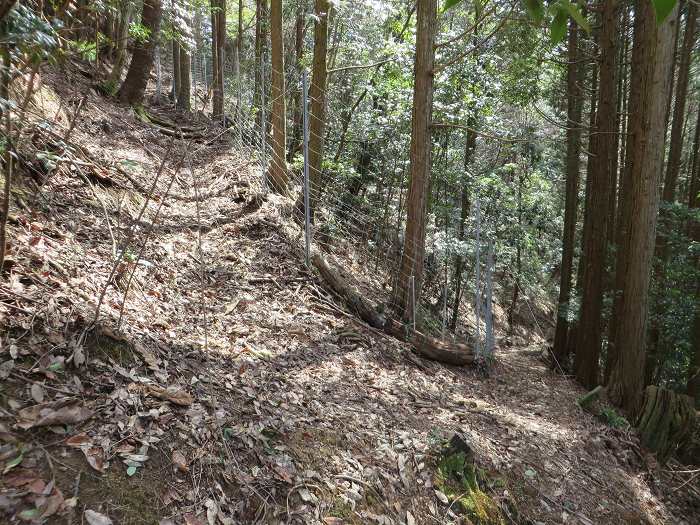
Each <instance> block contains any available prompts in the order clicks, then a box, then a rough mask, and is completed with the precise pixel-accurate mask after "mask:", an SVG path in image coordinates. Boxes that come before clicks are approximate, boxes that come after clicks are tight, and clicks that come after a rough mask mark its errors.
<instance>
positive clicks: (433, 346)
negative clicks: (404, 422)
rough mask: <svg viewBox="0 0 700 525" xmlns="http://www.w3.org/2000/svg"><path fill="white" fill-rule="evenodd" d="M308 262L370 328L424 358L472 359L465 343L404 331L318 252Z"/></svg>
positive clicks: (457, 362)
mask: <svg viewBox="0 0 700 525" xmlns="http://www.w3.org/2000/svg"><path fill="white" fill-rule="evenodd" d="M311 263H312V264H313V265H314V267H315V268H316V269H317V270H318V271H319V273H320V274H321V277H323V279H324V281H326V283H327V284H328V286H330V288H331V289H332V290H333V291H334V292H335V293H336V294H338V295H339V296H340V297H342V298H343V300H345V302H346V303H347V305H348V306H349V307H350V309H351V310H352V312H353V313H355V314H356V315H358V316H359V317H360V318H361V319H362V320H363V321H365V322H366V323H367V324H369V325H370V326H371V327H373V328H377V329H380V330H383V331H384V332H386V333H387V334H389V335H391V336H393V337H395V338H396V339H399V340H401V341H405V342H407V343H409V344H410V345H411V346H412V347H413V349H414V350H415V351H416V353H418V354H419V355H421V356H423V357H425V358H427V359H432V360H433V361H439V362H441V363H447V364H450V365H457V366H463V365H468V364H471V363H472V362H474V352H473V351H472V349H471V348H470V347H469V346H467V345H465V344H449V343H445V342H443V341H440V340H439V339H435V338H434V337H430V336H427V335H424V334H422V333H420V332H417V331H414V330H408V329H406V327H405V326H403V325H402V324H401V323H398V322H397V321H394V320H392V319H385V318H384V317H383V316H382V315H380V314H379V313H378V312H377V311H376V310H375V308H374V306H373V305H372V303H371V302H370V301H369V300H368V299H366V298H365V297H363V296H362V295H361V294H360V292H358V291H357V290H356V289H355V288H354V287H352V286H351V285H349V284H348V283H347V282H346V281H345V279H343V277H342V276H341V275H340V273H339V272H338V270H336V269H334V268H331V267H330V266H329V265H328V264H327V263H326V261H325V260H324V259H323V257H321V255H320V254H319V253H315V254H314V255H313V256H312V257H311Z"/></svg>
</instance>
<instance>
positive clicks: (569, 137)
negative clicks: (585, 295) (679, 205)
mask: <svg viewBox="0 0 700 525" xmlns="http://www.w3.org/2000/svg"><path fill="white" fill-rule="evenodd" d="M579 33H580V30H579V28H578V24H577V23H576V22H575V21H574V20H571V21H570V23H569V42H568V64H567V71H566V93H567V110H566V117H567V128H566V190H565V199H564V235H563V239H562V257H561V282H560V284H559V301H558V308H557V326H556V330H555V333H554V349H553V352H554V361H553V363H552V364H553V365H555V366H556V365H557V364H558V365H559V366H562V367H566V365H567V357H568V351H567V349H568V345H567V336H568V333H569V320H568V316H569V302H570V301H571V271H572V268H573V261H574V240H575V236H576V215H577V212H578V186H579V184H578V179H579V163H580V162H579V157H580V155H581V117H582V115H583V99H582V95H581V82H582V81H583V79H582V74H581V73H582V72H583V68H582V67H581V62H580V59H579Z"/></svg>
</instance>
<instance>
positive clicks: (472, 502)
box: [435, 450, 506, 525]
mask: <svg viewBox="0 0 700 525" xmlns="http://www.w3.org/2000/svg"><path fill="white" fill-rule="evenodd" d="M480 481H481V483H484V482H485V481H486V474H485V472H484V471H483V470H480V469H478V468H477V466H476V465H475V463H474V462H473V460H472V459H471V457H469V455H468V454H467V453H465V452H463V451H460V452H456V451H454V450H447V451H446V452H445V453H444V454H443V456H442V457H441V459H440V461H439V462H438V465H437V472H436V475H435V486H436V487H438V488H439V489H440V490H441V491H442V492H443V493H444V494H445V495H446V496H447V497H448V498H449V500H450V501H451V502H452V501H456V502H457V504H458V505H459V510H461V512H463V513H464V514H466V515H467V517H468V518H469V519H470V520H471V521H472V522H473V523H475V524H476V525H505V523H506V522H505V519H504V517H503V514H502V513H501V509H500V508H499V506H498V504H497V503H496V502H495V501H494V500H493V498H492V497H491V496H489V495H488V494H486V493H485V492H484V491H483V490H482V489H481V488H480V485H479V482H480ZM453 508H454V507H453Z"/></svg>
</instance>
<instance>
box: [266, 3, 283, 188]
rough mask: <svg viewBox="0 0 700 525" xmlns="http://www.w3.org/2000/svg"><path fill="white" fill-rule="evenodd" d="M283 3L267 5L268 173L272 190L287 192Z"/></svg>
mask: <svg viewBox="0 0 700 525" xmlns="http://www.w3.org/2000/svg"><path fill="white" fill-rule="evenodd" d="M282 31H283V30H282V0H271V2H270V35H271V43H272V46H271V47H272V57H271V58H272V72H271V76H272V91H271V96H272V164H271V165H270V169H269V174H270V182H271V183H272V188H273V189H274V190H275V191H276V192H278V193H281V194H286V193H287V157H286V154H285V150H286V147H287V108H286V94H285V91H284V43H283V37H284V35H283V32H282Z"/></svg>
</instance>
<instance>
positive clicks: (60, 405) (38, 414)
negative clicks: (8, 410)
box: [17, 399, 93, 430]
mask: <svg viewBox="0 0 700 525" xmlns="http://www.w3.org/2000/svg"><path fill="white" fill-rule="evenodd" d="M92 414H93V412H92V410H89V409H88V408H86V407H84V406H83V405H82V403H81V402H80V401H78V400H74V399H62V400H60V401H54V402H50V403H40V404H38V405H34V406H31V407H27V408H24V409H22V410H20V411H19V421H17V426H18V427H20V428H22V429H24V430H28V429H30V428H33V427H44V426H51V425H74V424H76V423H81V422H83V421H85V420H86V419H89V418H90V417H92Z"/></svg>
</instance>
